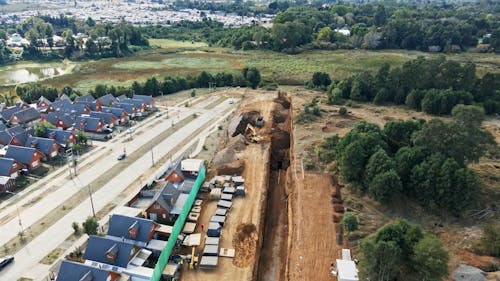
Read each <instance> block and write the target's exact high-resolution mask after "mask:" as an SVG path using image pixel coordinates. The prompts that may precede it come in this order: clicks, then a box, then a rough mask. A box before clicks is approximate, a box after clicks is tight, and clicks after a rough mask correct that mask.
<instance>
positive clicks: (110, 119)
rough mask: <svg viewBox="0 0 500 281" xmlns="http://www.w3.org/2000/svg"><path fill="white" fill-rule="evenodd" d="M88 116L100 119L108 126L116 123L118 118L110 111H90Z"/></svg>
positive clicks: (110, 126)
mask: <svg viewBox="0 0 500 281" xmlns="http://www.w3.org/2000/svg"><path fill="white" fill-rule="evenodd" d="M90 117H94V118H99V119H102V120H103V121H104V125H107V126H108V127H109V128H113V127H114V126H115V125H118V119H117V118H116V117H115V116H114V115H113V114H112V113H107V112H97V111H91V112H90Z"/></svg>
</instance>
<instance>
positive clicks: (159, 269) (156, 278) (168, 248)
mask: <svg viewBox="0 0 500 281" xmlns="http://www.w3.org/2000/svg"><path fill="white" fill-rule="evenodd" d="M205 173H206V170H205V167H202V168H201V170H200V172H199V173H198V177H197V178H196V181H195V182H194V186H193V189H191V192H190V193H189V197H188V199H187V200H186V204H185V205H184V207H183V208H182V211H181V214H180V215H179V217H178V218H177V220H176V221H175V223H174V227H173V230H172V234H170V237H169V238H168V241H167V245H165V248H163V250H162V251H161V254H160V258H159V259H158V262H157V263H156V266H155V269H154V271H153V276H151V281H160V278H161V275H162V273H163V270H164V269H165V266H166V265H167V263H168V259H169V258H170V254H171V253H172V250H173V249H174V246H175V243H176V242H177V237H178V236H179V234H180V233H181V230H182V228H183V227H184V223H185V222H186V218H187V216H188V214H189V211H190V210H191V207H192V206H193V203H194V200H195V199H196V195H198V191H199V190H200V186H201V185H202V184H203V181H204V180H205Z"/></svg>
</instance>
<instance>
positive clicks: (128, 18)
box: [0, 0, 273, 27]
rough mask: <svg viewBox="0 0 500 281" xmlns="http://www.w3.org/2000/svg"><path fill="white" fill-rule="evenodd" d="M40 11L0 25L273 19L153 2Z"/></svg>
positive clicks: (4, 16)
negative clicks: (36, 19)
mask: <svg viewBox="0 0 500 281" xmlns="http://www.w3.org/2000/svg"><path fill="white" fill-rule="evenodd" d="M16 2H19V3H21V2H22V3H26V1H10V3H11V4H12V3H16ZM36 4H38V5H40V6H42V7H44V9H37V10H29V11H22V12H2V10H0V23H1V24H2V25H3V24H15V23H19V22H21V21H22V20H23V19H25V18H29V17H32V16H52V17H59V16H60V15H61V14H62V15H65V16H73V17H75V18H76V19H77V20H86V19H87V18H88V17H92V19H93V20H95V21H96V22H111V23H118V22H122V21H125V22H128V23H131V24H134V25H148V24H161V25H170V24H175V23H178V22H180V21H193V22H196V21H201V20H203V18H204V17H207V18H211V19H212V20H215V21H218V22H221V23H223V24H224V26H227V27H237V26H242V25H250V24H268V23H270V22H271V21H272V18H273V15H263V16H260V17H246V16H238V15H237V14H236V13H226V12H211V11H201V10H196V9H181V10H175V11H174V10H168V9H167V6H166V5H164V4H160V3H158V2H153V1H140V2H125V1H102V0H98V1H87V2H80V1H67V0H61V1H50V0H42V1H36Z"/></svg>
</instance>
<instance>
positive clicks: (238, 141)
mask: <svg viewBox="0 0 500 281" xmlns="http://www.w3.org/2000/svg"><path fill="white" fill-rule="evenodd" d="M245 147H246V145H245V139H244V138H243V136H238V137H234V138H231V139H230V140H229V143H228V144H227V146H226V147H225V148H223V149H222V150H220V151H219V152H217V154H216V155H215V157H214V159H213V163H212V164H213V165H214V166H220V165H225V164H227V163H231V162H233V161H237V160H239V156H238V152H241V151H243V150H244V149H245Z"/></svg>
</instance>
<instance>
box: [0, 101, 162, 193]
mask: <svg viewBox="0 0 500 281" xmlns="http://www.w3.org/2000/svg"><path fill="white" fill-rule="evenodd" d="M104 105H106V106H104ZM103 108H104V110H103ZM127 110H129V111H127ZM156 110H157V108H156V106H155V104H154V101H153V99H152V98H151V97H149V96H145V95H134V96H132V98H127V97H125V96H122V97H116V98H115V97H113V96H112V95H110V94H108V95H105V96H103V97H100V98H98V99H94V98H93V97H92V95H90V94H88V95H85V96H81V97H78V98H77V99H76V100H75V101H74V102H72V101H71V100H70V99H69V98H68V97H67V96H64V95H62V96H60V97H59V98H57V99H56V100H54V101H50V100H48V99H47V98H45V97H43V96H42V97H40V98H39V99H38V101H37V102H36V103H33V104H27V103H25V102H23V101H19V102H17V103H16V104H15V105H14V106H10V107H4V108H2V109H0V118H1V120H2V122H1V123H0V146H1V148H0V156H1V158H0V169H1V170H2V174H1V176H5V177H6V176H10V179H9V180H8V181H7V180H5V183H4V184H2V183H0V192H1V191H2V190H3V191H9V192H12V191H13V189H14V187H15V182H16V178H17V177H18V176H19V175H28V174H30V173H36V170H37V169H38V168H40V167H43V166H44V164H47V165H48V166H49V167H50V166H51V165H52V166H53V165H54V164H55V163H59V164H61V163H65V162H66V161H68V159H67V155H66V154H67V150H68V149H70V148H71V147H73V146H74V145H75V144H76V143H77V141H78V135H79V134H83V135H85V136H86V138H90V139H94V140H106V139H109V138H111V137H112V136H113V132H114V131H120V130H124V129H123V128H125V127H126V126H127V125H128V123H129V122H130V121H131V120H139V119H143V118H145V117H147V116H148V115H149V114H151V113H152V112H154V111H156ZM43 123H46V124H48V125H47V126H46V128H45V129H44V131H43V133H41V134H40V135H35V131H36V130H35V127H36V126H37V124H38V125H40V124H43ZM120 128H121V129H120ZM57 159H60V161H57ZM63 159H64V160H63ZM54 161H56V162H54Z"/></svg>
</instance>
